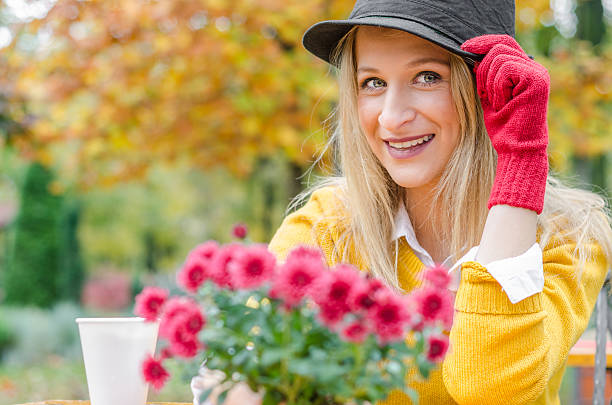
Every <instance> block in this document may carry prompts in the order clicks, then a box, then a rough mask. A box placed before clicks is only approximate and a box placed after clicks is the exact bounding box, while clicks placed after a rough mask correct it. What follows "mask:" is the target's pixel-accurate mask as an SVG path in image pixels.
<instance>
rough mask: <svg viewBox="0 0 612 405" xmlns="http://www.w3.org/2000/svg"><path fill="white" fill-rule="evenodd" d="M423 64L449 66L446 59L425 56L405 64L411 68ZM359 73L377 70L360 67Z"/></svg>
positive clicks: (375, 70)
mask: <svg viewBox="0 0 612 405" xmlns="http://www.w3.org/2000/svg"><path fill="white" fill-rule="evenodd" d="M425 63H437V64H438V65H444V66H450V63H449V61H448V60H447V59H441V58H436V57H433V56H427V57H423V58H419V59H415V60H413V61H410V62H408V63H406V66H407V67H412V66H415V65H422V64H425ZM360 72H378V69H376V68H373V67H369V66H361V67H359V68H358V69H357V73H360Z"/></svg>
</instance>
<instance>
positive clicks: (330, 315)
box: [319, 303, 348, 329]
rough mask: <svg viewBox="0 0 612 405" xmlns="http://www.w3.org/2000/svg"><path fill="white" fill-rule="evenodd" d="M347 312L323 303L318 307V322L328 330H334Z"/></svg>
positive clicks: (336, 306) (339, 307)
mask: <svg viewBox="0 0 612 405" xmlns="http://www.w3.org/2000/svg"><path fill="white" fill-rule="evenodd" d="M347 312H348V310H347V309H346V308H345V307H341V306H339V305H333V304H325V303H323V304H320V305H319V320H321V322H322V323H323V324H324V325H326V326H327V327H328V328H330V329H334V328H335V326H336V325H337V323H338V322H340V321H341V320H342V319H343V318H344V315H346V314H347Z"/></svg>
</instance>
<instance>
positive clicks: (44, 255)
mask: <svg viewBox="0 0 612 405" xmlns="http://www.w3.org/2000/svg"><path fill="white" fill-rule="evenodd" d="M52 181H53V173H52V172H51V171H50V170H48V169H46V168H45V167H43V166H42V165H40V164H38V163H33V164H31V165H30V166H29V168H28V170H27V172H26V176H25V179H24V182H23V186H22V188H21V203H20V207H19V214H18V216H17V219H16V221H15V225H14V241H13V245H12V248H11V250H10V253H9V255H8V260H7V261H6V270H5V271H4V283H3V287H4V290H5V291H4V292H5V300H4V301H5V303H7V304H12V305H24V306H30V305H33V306H37V307H42V308H49V307H51V306H53V305H54V304H55V303H56V302H58V301H61V300H70V301H73V302H79V299H80V293H81V286H82V284H83V278H84V270H83V264H82V260H81V256H80V248H79V242H78V239H77V228H78V223H79V215H80V205H79V203H78V202H77V201H76V200H74V199H70V198H68V196H66V195H55V194H52V193H51V192H50V191H49V186H50V184H51V182H52Z"/></svg>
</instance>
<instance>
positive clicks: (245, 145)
mask: <svg viewBox="0 0 612 405" xmlns="http://www.w3.org/2000/svg"><path fill="white" fill-rule="evenodd" d="M352 4H353V2H352V1H348V0H334V1H322V0H310V1H303V0H300V1H296V0H284V1H278V0H233V1H229V0H129V1H128V0H123V1H121V0H104V1H74V0H57V1H55V0H6V1H2V2H0V404H14V403H19V402H28V401H36V400H43V399H51V398H63V399H85V398H87V388H86V384H85V376H84V368H83V365H82V358H81V353H80V346H79V340H78V332H77V328H76V325H75V323H74V318H76V317H77V316H89V315H91V316H105V315H112V316H115V315H127V314H131V307H132V305H133V296H134V294H136V293H138V291H139V290H140V289H141V288H142V285H144V284H157V285H162V286H166V287H170V286H171V285H172V283H173V278H174V273H175V272H176V270H177V269H178V268H179V267H180V266H181V264H182V261H183V259H184V257H185V256H186V254H187V253H188V252H189V250H190V249H191V248H193V247H194V246H195V245H196V244H198V243H200V242H202V241H204V240H207V239H210V238H214V239H217V240H219V241H221V242H227V241H229V240H231V235H230V231H231V227H232V225H233V224H234V223H238V222H242V223H245V224H246V225H247V226H248V228H249V230H250V238H251V239H252V240H254V241H259V242H267V241H269V239H270V238H271V236H272V234H273V232H274V230H275V229H276V227H278V225H279V224H280V221H281V220H282V218H283V217H284V215H285V209H286V207H287V205H288V203H289V201H290V200H291V198H292V197H293V196H295V195H296V194H297V193H298V192H299V191H300V190H302V189H303V188H304V187H305V185H307V183H308V181H312V180H313V179H314V178H315V177H316V176H317V175H321V174H323V173H326V172H327V171H329V170H331V168H330V167H329V166H330V164H329V159H328V157H327V156H323V158H322V160H321V161H320V162H319V164H318V165H315V166H314V167H313V170H312V171H309V170H308V169H309V168H310V167H311V165H312V164H313V162H314V158H315V157H316V156H317V153H319V152H321V150H322V147H323V144H324V141H325V137H326V131H327V130H328V129H329V127H330V125H331V123H330V121H326V118H327V117H328V116H329V114H330V112H331V111H332V109H333V107H334V102H335V95H336V87H335V82H334V72H333V71H330V70H329V69H328V67H327V66H326V65H325V64H324V63H323V62H321V61H318V60H316V59H315V58H314V57H312V56H311V55H310V54H308V53H307V52H306V51H305V50H304V49H303V48H302V47H301V45H300V39H301V35H302V33H303V32H304V30H305V29H306V28H307V27H308V26H310V25H311V24H312V23H314V22H316V21H319V20H322V19H329V18H344V17H346V15H348V13H349V12H350V9H351V7H352ZM516 15H517V20H516V21H517V31H518V32H517V38H518V40H519V42H520V43H521V45H522V46H523V47H524V49H525V50H526V51H527V52H528V53H530V54H532V55H534V56H535V59H536V60H537V61H538V62H540V63H542V64H543V65H544V66H546V67H547V68H548V69H549V71H550V75H551V79H552V83H551V97H550V107H549V128H550V138H551V146H550V155H551V166H552V169H553V170H555V171H557V172H558V173H560V174H561V175H562V176H563V177H564V178H566V179H568V180H570V181H573V182H574V183H576V184H582V185H583V187H592V188H593V189H595V190H597V191H598V192H599V193H602V194H603V195H605V196H606V197H609V190H610V179H611V178H612V176H611V174H612V165H611V164H610V163H609V161H610V152H611V151H612V133H611V132H612V130H611V128H612V103H611V98H612V41H610V39H611V38H612V28H611V23H612V1H611V0H603V1H600V0H550V2H549V1H547V0H532V1H526V0H521V1H518V2H517V13H516ZM591 185H592V186H591ZM176 367H177V368H178V365H177V366H176ZM193 372H194V370H188V371H185V373H184V377H188V376H189V375H190V373H193ZM174 375H175V376H176V377H175V378H174V379H173V380H172V381H171V383H170V385H169V387H168V388H167V389H166V390H165V391H164V392H162V393H160V394H155V393H152V394H150V397H149V398H150V399H152V400H153V399H155V400H164V399H166V400H174V401H190V400H191V397H190V392H189V387H188V384H187V383H186V382H185V380H183V379H181V373H180V372H179V373H176V372H175V373H174ZM575 375H576V371H575V370H570V371H569V372H568V374H567V376H566V380H565V382H564V386H563V392H562V393H563V398H564V401H568V402H567V403H571V402H572V401H573V398H576V397H579V396H582V397H584V393H582V392H581V391H580V390H581V389H582V388H581V387H579V386H577V385H576V384H575V378H574V377H575Z"/></svg>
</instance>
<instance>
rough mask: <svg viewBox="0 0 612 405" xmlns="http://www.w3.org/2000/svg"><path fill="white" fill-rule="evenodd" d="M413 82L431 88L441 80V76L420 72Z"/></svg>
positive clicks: (434, 73)
mask: <svg viewBox="0 0 612 405" xmlns="http://www.w3.org/2000/svg"><path fill="white" fill-rule="evenodd" d="M415 79H416V80H415V82H416V83H418V84H420V85H423V86H431V85H433V84H436V83H437V82H438V81H439V80H441V79H442V76H440V75H439V74H437V73H436V72H429V71H427V72H420V73H419V74H418V75H417V76H416V78H415Z"/></svg>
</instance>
